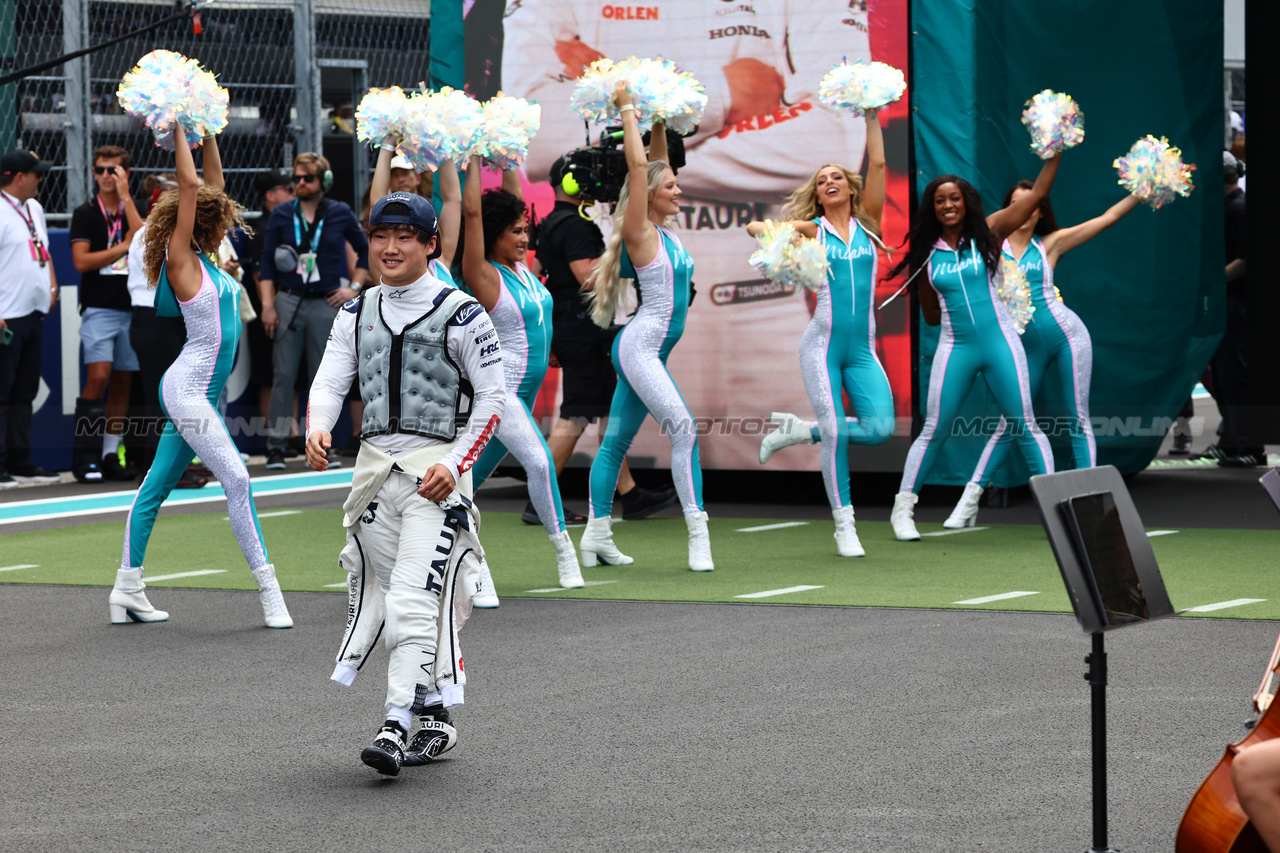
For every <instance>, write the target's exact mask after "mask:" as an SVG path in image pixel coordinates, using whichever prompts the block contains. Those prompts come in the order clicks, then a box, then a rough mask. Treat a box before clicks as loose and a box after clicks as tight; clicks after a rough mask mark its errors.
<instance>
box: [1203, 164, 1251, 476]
mask: <svg viewBox="0 0 1280 853" xmlns="http://www.w3.org/2000/svg"><path fill="white" fill-rule="evenodd" d="M1222 170H1223V181H1224V183H1225V187H1226V202H1225V214H1226V215H1225V217H1224V218H1225V221H1226V229H1227V230H1226V248H1227V266H1226V270H1225V278H1226V282H1227V330H1226V332H1225V333H1224V334H1223V336H1222V341H1221V342H1220V343H1219V344H1218V351H1217V352H1215V353H1214V354H1213V361H1212V362H1210V363H1209V371H1210V375H1211V376H1212V378H1213V389H1212V390H1213V395H1214V399H1215V400H1217V402H1218V411H1220V412H1221V413H1222V434H1221V437H1220V438H1219V439H1218V443H1217V444H1212V445H1210V446H1209V447H1208V449H1207V450H1205V452H1204V453H1203V454H1201V456H1202V458H1211V459H1217V460H1218V465H1220V466H1221V467H1223V468H1252V467H1255V466H1258V465H1265V464H1267V452H1266V448H1265V447H1263V446H1262V445H1261V444H1257V443H1256V442H1251V441H1250V440H1249V436H1248V434H1247V432H1246V429H1247V425H1246V407H1247V406H1248V403H1249V383H1248V380H1249V370H1248V364H1247V359H1248V350H1249V335H1248V312H1247V307H1248V305H1247V303H1248V297H1247V294H1246V290H1245V239H1246V231H1245V221H1244V208H1245V202H1244V190H1242V189H1240V186H1239V182H1240V177H1241V175H1243V174H1244V164H1243V163H1241V162H1240V161H1239V160H1237V159H1236V158H1235V156H1234V155H1233V154H1232V153H1231V152H1230V151H1224V152H1222Z"/></svg>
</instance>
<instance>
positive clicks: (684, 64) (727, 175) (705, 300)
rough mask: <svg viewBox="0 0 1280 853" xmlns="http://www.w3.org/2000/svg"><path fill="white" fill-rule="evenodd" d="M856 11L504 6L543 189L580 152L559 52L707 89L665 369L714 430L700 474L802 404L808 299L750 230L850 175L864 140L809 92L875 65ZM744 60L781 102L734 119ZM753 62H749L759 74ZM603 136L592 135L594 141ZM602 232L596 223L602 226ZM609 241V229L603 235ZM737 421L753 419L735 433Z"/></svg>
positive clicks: (561, 3)
mask: <svg viewBox="0 0 1280 853" xmlns="http://www.w3.org/2000/svg"><path fill="white" fill-rule="evenodd" d="M866 5H867V4H866V3H865V2H863V0H637V2H634V3H620V2H612V0H610V1H609V2H605V0H507V10H506V11H507V17H506V20H505V22H504V26H503V57H502V87H503V91H504V93H505V94H507V95H513V96H517V97H523V98H529V99H531V100H536V101H537V102H538V103H539V105H540V106H541V108H542V124H541V126H540V127H539V130H538V135H537V136H536V137H534V139H533V141H532V142H531V144H530V147H529V155H528V157H527V158H526V160H525V172H526V174H527V175H528V177H529V180H531V181H543V180H546V179H547V175H548V173H549V171H550V168H551V165H552V163H554V162H555V160H556V159H557V158H558V157H560V156H561V155H562V154H564V153H565V152H567V151H570V150H573V149H575V148H580V147H582V146H583V145H585V144H586V139H585V138H584V133H583V121H582V119H581V118H580V117H579V116H578V115H577V113H575V112H574V111H573V109H572V107H571V106H570V95H571V94H572V92H573V90H574V87H575V86H576V85H577V81H576V79H575V78H574V76H571V75H570V74H569V73H568V69H566V68H565V63H564V62H562V61H561V59H560V57H559V56H558V55H557V43H565V42H568V41H572V40H574V39H577V40H580V41H581V42H582V43H583V45H585V46H588V47H591V48H594V49H595V50H597V51H599V52H600V53H603V54H604V55H605V56H607V57H609V58H610V59H614V60H621V59H625V58H627V57H628V56H639V57H658V56H661V57H663V58H666V59H669V60H671V61H672V62H674V63H676V65H677V66H678V67H679V68H680V69H681V70H683V71H689V72H691V73H692V74H693V76H694V77H695V78H696V79H697V80H698V81H699V82H701V83H702V84H703V85H704V86H706V89H707V97H708V103H707V108H706V111H705V113H704V114H703V120H702V123H701V125H700V126H699V128H698V131H697V132H696V133H694V134H693V135H692V136H689V137H688V138H686V139H685V141H684V143H685V151H686V156H687V160H688V162H687V165H686V167H685V168H683V169H681V170H680V172H679V176H678V178H679V183H680V188H681V190H682V191H683V192H684V195H683V197H682V198H681V199H680V202H681V207H682V208H683V209H682V210H681V212H680V214H679V215H678V216H676V217H675V218H674V221H673V222H672V225H673V227H674V229H675V230H676V232H677V233H678V235H679V238H680V241H681V243H683V245H684V247H685V248H686V249H687V250H688V252H689V254H690V255H692V256H693V259H694V262H695V263H696V264H697V267H698V273H697V275H696V276H695V277H694V281H695V284H696V285H697V290H698V298H697V300H696V301H695V302H694V304H693V305H692V306H691V308H690V310H689V316H688V319H687V321H686V326H685V334H684V341H683V343H682V344H681V345H680V346H679V347H677V348H676V349H675V351H674V352H673V353H672V354H671V358H670V361H669V362H668V367H669V368H670V371H671V374H672V376H674V377H675V379H676V381H677V382H678V383H679V385H680V390H681V392H682V393H683V394H684V395H685V399H686V400H687V401H688V404H689V408H690V409H691V410H693V411H694V412H697V413H698V415H699V420H700V421H702V420H704V419H708V418H709V419H723V420H722V421H721V422H720V424H719V425H717V426H715V427H713V428H712V430H711V432H710V433H709V434H704V433H702V432H700V434H699V439H698V444H699V453H700V456H701V459H702V464H703V466H704V467H706V468H747V467H751V468H754V467H755V466H756V464H757V463H756V456H757V453H758V448H759V445H760V435H761V432H760V430H761V429H762V428H763V424H762V423H761V421H760V407H761V405H762V404H761V400H762V399H765V400H767V401H768V405H769V406H770V407H772V408H774V409H780V410H783V411H803V410H805V409H807V408H808V406H809V399H808V397H807V396H806V394H805V390H804V382H803V380H802V378H801V373H800V364H799V361H798V360H797V358H796V346H797V342H798V341H799V340H800V337H801V335H802V334H803V333H804V330H805V328H806V326H807V325H808V323H809V319H810V316H811V312H810V311H809V310H808V308H807V306H806V304H805V300H804V294H803V293H801V292H799V291H798V290H795V289H789V288H785V287H783V286H780V285H775V284H774V283H772V282H768V281H764V280H762V279H761V277H760V275H759V273H757V272H756V271H755V270H754V269H753V268H752V267H751V265H750V263H749V262H748V260H747V259H748V257H749V256H750V254H751V252H752V251H753V250H754V249H755V247H756V243H755V241H754V240H752V239H751V238H750V237H748V236H747V233H746V225H747V223H748V222H750V221H751V220H753V219H765V218H770V217H771V218H774V219H777V218H778V216H779V211H780V205H781V204H782V201H783V199H784V198H785V197H786V196H787V195H788V194H789V193H791V192H792V191H793V190H795V189H797V188H799V187H800V186H801V185H802V184H804V183H805V182H806V181H808V180H809V178H811V177H812V176H813V175H814V173H816V172H817V170H818V168H819V167H820V166H822V165H824V164H827V163H838V164H841V165H844V166H847V167H849V168H851V169H853V170H854V171H857V170H859V169H860V168H861V166H862V159H863V149H864V147H865V143H866V127H865V123H864V121H863V119H861V118H855V117H853V116H852V115H851V114H846V113H839V112H836V111H834V110H831V109H830V108H828V107H826V106H825V105H823V104H822V103H821V102H820V101H819V100H818V97H817V92H818V84H819V83H820V82H821V80H822V77H823V75H825V74H826V73H827V72H828V71H829V70H831V68H832V67H833V66H834V65H836V64H837V63H839V62H840V61H841V60H844V59H847V60H848V61H849V62H850V63H852V62H855V61H857V60H859V59H862V60H870V58H871V43H870V30H869V22H868V13H867V10H866ZM739 60H754V61H756V62H758V63H761V64H762V65H763V66H767V67H768V68H771V69H773V70H774V71H775V72H777V74H778V75H779V76H780V77H781V79H782V84H783V87H784V88H783V94H782V99H781V100H782V103H781V106H780V107H779V108H778V109H777V110H776V111H775V112H773V113H771V114H768V115H759V116H749V117H747V118H745V119H742V120H739V121H735V122H729V121H727V119H726V116H727V115H728V114H729V113H730V108H731V106H732V104H731V95H730V91H729V82H728V77H727V74H728V72H727V71H726V70H725V69H726V66H730V65H731V64H732V63H734V62H737V61H739ZM758 67H759V66H757V68H758ZM600 130H601V127H600V126H596V127H593V128H592V131H591V134H592V143H593V144H594V142H595V138H596V137H598V136H599V131H600ZM601 224H602V225H605V223H601ZM605 230H606V236H607V232H608V228H607V226H606V228H605ZM737 419H744V420H746V421H750V422H751V423H753V424H756V426H755V427H752V428H751V429H754V430H755V431H754V432H750V433H748V432H747V430H748V427H746V426H743V427H742V428H741V431H739V427H737V426H735V424H737V423H738V422H739V421H738V420H737ZM667 447H668V443H667V439H666V437H665V436H662V435H660V434H659V432H658V430H657V429H656V428H655V427H654V426H652V425H651V426H646V427H645V428H644V429H642V430H641V432H640V435H639V436H638V437H637V440H636V444H635V446H634V447H633V449H632V453H633V454H639V455H655V456H658V457H659V458H661V457H664V456H665V454H666V448H667Z"/></svg>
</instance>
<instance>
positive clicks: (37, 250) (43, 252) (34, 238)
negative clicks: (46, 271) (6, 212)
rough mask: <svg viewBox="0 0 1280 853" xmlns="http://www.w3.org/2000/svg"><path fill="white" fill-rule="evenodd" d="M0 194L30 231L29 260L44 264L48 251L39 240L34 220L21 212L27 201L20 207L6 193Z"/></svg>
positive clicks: (46, 260) (47, 258)
mask: <svg viewBox="0 0 1280 853" xmlns="http://www.w3.org/2000/svg"><path fill="white" fill-rule="evenodd" d="M0 195H3V196H4V200H5V201H7V202H9V206H10V207H12V208H13V210H14V212H15V213H17V214H18V215H19V216H21V217H22V221H23V222H25V223H27V230H28V231H30V232H31V260H33V261H38V262H39V263H40V266H44V265H45V264H47V263H48V262H49V251H48V249H46V248H45V247H44V243H43V242H41V240H40V235H39V234H38V233H37V232H36V223H35V220H33V219H32V218H31V217H30V216H28V215H27V214H26V213H24V212H23V209H24V208H25V207H26V206H27V203H26V202H23V203H22V207H18V206H17V205H16V204H14V203H13V199H11V198H10V197H9V194H8V193H0Z"/></svg>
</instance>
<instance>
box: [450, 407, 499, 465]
mask: <svg viewBox="0 0 1280 853" xmlns="http://www.w3.org/2000/svg"><path fill="white" fill-rule="evenodd" d="M497 428H498V416H497V415H490V416H489V423H487V424H485V425H484V429H483V430H482V431H481V432H480V437H479V438H477V439H476V443H475V444H473V445H471V449H470V450H468V451H467V455H466V456H464V457H462V464H461V465H459V466H458V473H459V474H465V473H467V472H468V471H470V470H471V466H472V465H474V464H476V460H477V459H479V458H480V454H481V453H484V448H485V445H487V444H488V443H489V439H491V438H493V431H494V430H496V429H497Z"/></svg>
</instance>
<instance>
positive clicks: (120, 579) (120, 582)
mask: <svg viewBox="0 0 1280 853" xmlns="http://www.w3.org/2000/svg"><path fill="white" fill-rule="evenodd" d="M146 586H147V585H146V584H145V583H144V582H143V580H142V567H141V566H139V567H138V568H136V569H120V570H119V571H117V572H116V585H115V586H114V587H112V588H111V597H110V598H109V599H107V603H108V604H109V606H110V608H111V622H112V624H115V625H123V624H124V623H126V622H128V621H130V620H132V621H134V622H165V621H167V620H168V618H169V614H168V613H165V612H164V611H163V610H156V609H155V608H154V607H152V606H151V602H150V601H147V594H146V593H145V592H143V590H144V589H146Z"/></svg>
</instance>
